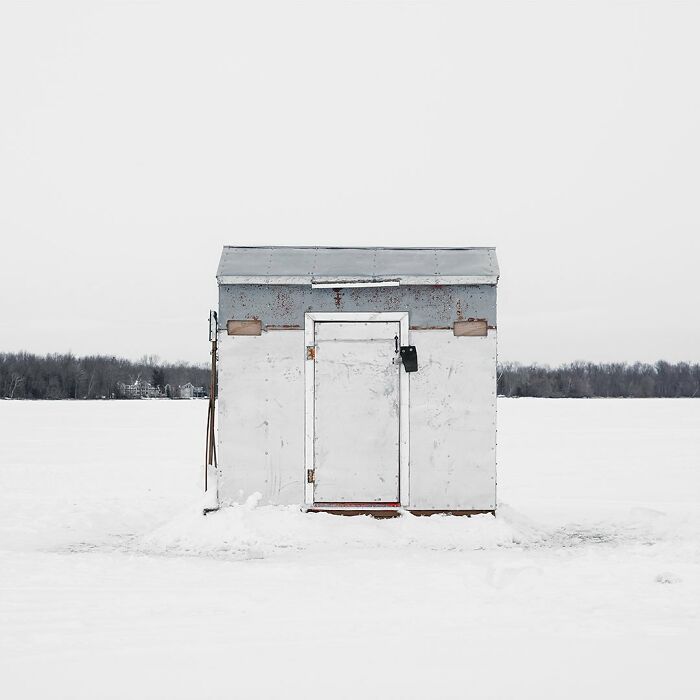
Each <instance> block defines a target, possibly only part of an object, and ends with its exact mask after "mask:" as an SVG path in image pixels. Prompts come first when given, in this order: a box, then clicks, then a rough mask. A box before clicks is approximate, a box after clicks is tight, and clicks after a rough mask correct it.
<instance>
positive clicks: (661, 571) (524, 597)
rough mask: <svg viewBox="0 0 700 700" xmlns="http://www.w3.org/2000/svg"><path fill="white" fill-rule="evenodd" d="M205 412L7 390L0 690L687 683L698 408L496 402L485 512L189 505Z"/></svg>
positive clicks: (2, 442) (92, 693)
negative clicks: (494, 475)
mask: <svg viewBox="0 0 700 700" xmlns="http://www.w3.org/2000/svg"><path fill="white" fill-rule="evenodd" d="M205 424H206V404H205V402H200V401H191V402H186V401H183V402H168V401H142V402H55V403H52V402H11V401H0V679H1V680H0V687H2V689H3V692H2V695H3V696H6V697H12V698H35V697H36V698H91V699H92V698H124V697H129V698H161V697H162V698H193V697H196V698H221V697H250V698H278V697H302V696H305V697H309V696H311V697H320V696H326V695H328V696H332V697H340V698H346V697H347V698H350V697H358V696H365V697H410V698H413V697H416V698H418V697H421V698H423V697H435V698H463V697H466V696H468V695H470V694H475V695H478V696H479V697H485V698H512V697H516V696H517V697H521V698H523V697H525V698H529V697H532V698H535V697H537V698H543V697H546V698H562V697H566V698H586V700H590V697H591V696H592V695H593V694H595V695H596V696H597V697H603V698H607V697H611V698H612V697H615V698H626V697H634V698H657V697H659V696H661V695H673V696H675V697H678V698H695V697H698V696H699V694H700V679H699V678H698V674H697V673H696V671H695V657H696V655H697V652H696V649H697V648H698V645H699V644H700V400H690V399H689V400H683V399H679V400H675V399H665V400H656V399H646V400H632V399H630V400H624V399H622V400H620V399H608V400H541V399H507V400H499V431H498V444H499V447H498V450H499V452H498V453H499V473H498V484H499V503H500V504H501V508H500V510H499V514H498V517H497V518H493V517H491V516H478V517H474V518H470V519H467V518H451V517H433V518H415V517H412V516H406V517H402V518H399V519H396V520H391V521H377V520H372V519H370V518H366V517H362V518H339V517H334V516H327V515H304V514H301V513H300V512H298V511H297V510H296V509H294V508H270V507H262V506H258V507H255V504H253V503H250V504H248V506H245V507H239V508H231V509H226V510H225V511H222V512H220V513H216V514H212V515H210V516H207V517H206V518H204V517H202V516H201V515H200V510H199V501H198V499H199V496H200V491H201V488H202V481H203V469H202V466H201V465H202V461H203V452H204V430H205Z"/></svg>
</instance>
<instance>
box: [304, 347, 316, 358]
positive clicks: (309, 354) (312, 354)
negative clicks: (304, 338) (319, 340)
mask: <svg viewBox="0 0 700 700" xmlns="http://www.w3.org/2000/svg"><path fill="white" fill-rule="evenodd" d="M306 359H307V360H315V359H316V346H315V345H307V346H306Z"/></svg>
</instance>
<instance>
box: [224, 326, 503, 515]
mask: <svg viewBox="0 0 700 700" xmlns="http://www.w3.org/2000/svg"><path fill="white" fill-rule="evenodd" d="M409 342H410V343H411V344H413V345H415V346H416V348H417V352H418V372H416V373H413V374H411V375H410V468H409V502H410V507H411V508H414V509H417V510H432V509H445V510H447V509H452V510H491V509H493V508H495V505H496V332H495V331H493V330H491V331H489V334H488V336H487V337H455V336H454V335H453V333H452V331H451V330H413V331H411V332H410V341H409ZM304 362H305V341H304V332H303V331H301V330H299V331H296V330H294V331H292V330H285V331H268V332H263V334H262V335H260V336H228V335H226V334H225V332H224V333H220V334H219V416H218V418H219V425H218V430H219V441H218V461H219V483H218V489H219V499H220V503H221V504H222V505H226V504H230V503H233V502H241V501H243V500H245V498H247V497H248V496H249V495H250V494H251V493H254V492H256V491H259V492H261V493H262V496H263V503H273V504H300V505H301V504H303V503H304V477H305V464H304ZM402 371H403V370H402Z"/></svg>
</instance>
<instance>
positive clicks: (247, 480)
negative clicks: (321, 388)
mask: <svg viewBox="0 0 700 700" xmlns="http://www.w3.org/2000/svg"><path fill="white" fill-rule="evenodd" d="M303 363H304V332H303V331H280V332H275V333H263V334H262V335H261V336H228V335H226V334H225V332H223V333H219V399H218V403H219V416H218V420H219V432H218V436H219V442H218V462H219V499H220V501H221V503H222V504H230V503H233V502H241V501H243V500H245V499H246V498H247V497H248V496H250V495H251V494H252V493H255V492H256V491H259V492H260V493H261V494H262V497H263V498H262V500H263V503H273V504H298V503H302V502H303V500H304V484H303V472H304V364H303Z"/></svg>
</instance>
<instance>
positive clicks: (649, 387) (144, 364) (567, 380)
mask: <svg viewBox="0 0 700 700" xmlns="http://www.w3.org/2000/svg"><path fill="white" fill-rule="evenodd" d="M137 381H138V382H140V383H148V384H150V385H153V387H156V388H159V389H160V390H162V392H163V394H165V393H166V391H165V388H166V386H170V387H178V386H180V385H185V384H187V383H188V382H191V383H192V384H194V385H195V386H196V387H199V386H201V387H204V388H205V390H206V392H207V393H208V391H209V368H208V367H205V366H202V365H190V364H185V363H174V364H166V363H162V362H160V361H159V360H158V358H157V357H156V356H153V355H150V356H148V355H147V356H144V357H143V358H141V360H139V361H138V362H133V361H131V360H125V359H122V358H118V357H109V356H105V355H92V356H89V357H75V356H74V355H72V354H67V355H58V354H56V355H44V356H40V355H32V354H29V353H25V352H20V353H0V397H2V398H14V399H103V398H104V399H111V398H120V397H121V396H123V391H120V385H123V384H134V383H135V382H137ZM122 388H123V387H122ZM498 393H499V394H500V395H503V396H539V397H548V398H585V397H596V396H601V397H639V398H647V397H693V396H695V397H700V365H699V364H688V363H686V362H679V363H678V364H671V363H668V362H657V363H655V364H653V365H650V364H641V363H635V364H624V363H613V364H595V363H592V362H574V363H573V364H568V365H561V366H559V367H547V366H540V365H520V364H517V363H510V362H508V363H504V364H501V365H500V366H499V368H498Z"/></svg>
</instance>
